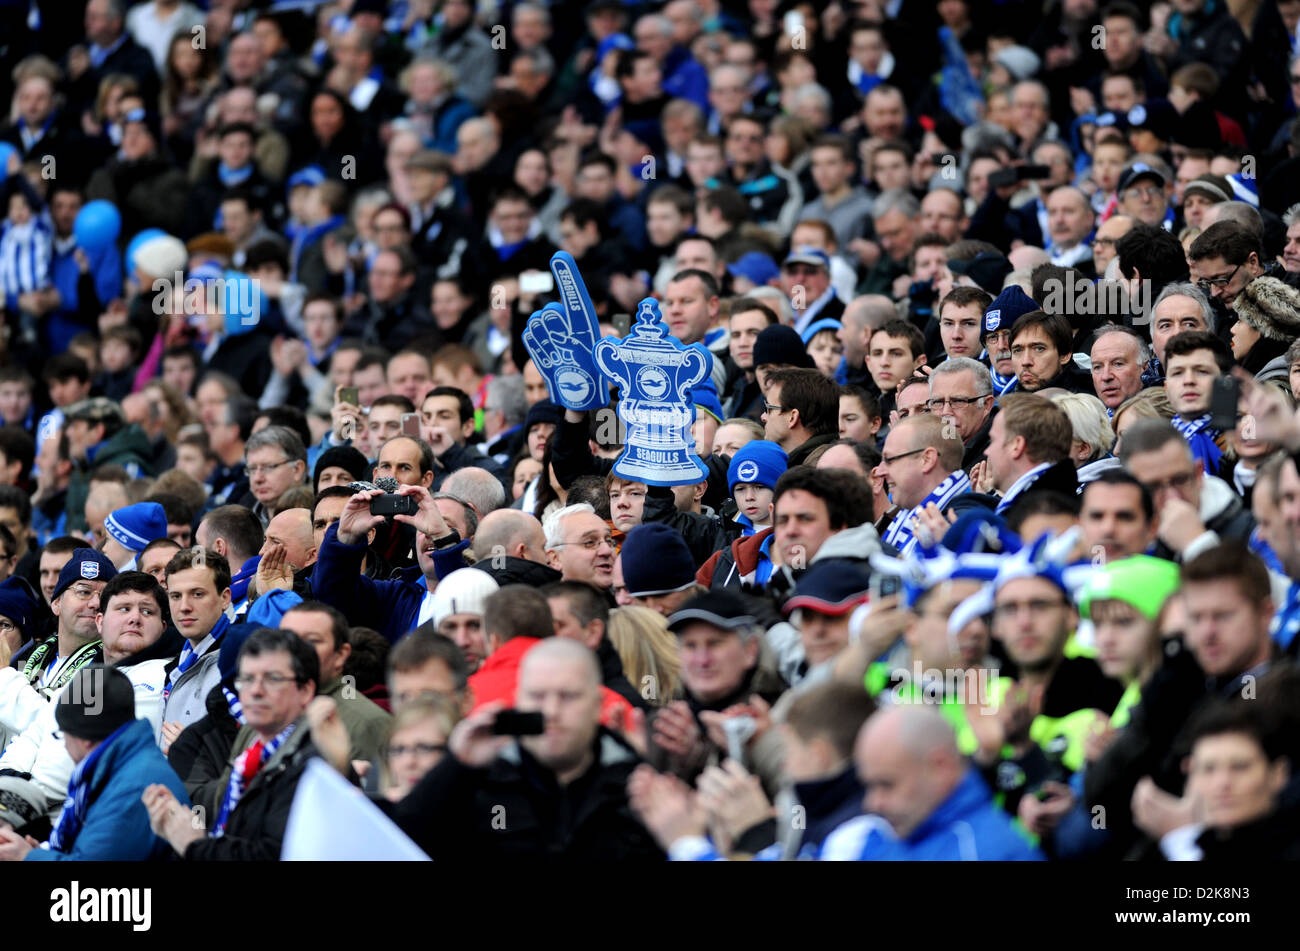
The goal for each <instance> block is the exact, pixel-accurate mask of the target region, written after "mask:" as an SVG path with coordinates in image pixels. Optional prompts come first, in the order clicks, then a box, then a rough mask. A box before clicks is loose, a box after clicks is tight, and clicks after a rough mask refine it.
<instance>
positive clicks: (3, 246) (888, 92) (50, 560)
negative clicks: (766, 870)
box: [0, 0, 1300, 862]
mask: <svg viewBox="0 0 1300 951" xmlns="http://www.w3.org/2000/svg"><path fill="white" fill-rule="evenodd" d="M1298 25H1300V0H1258V2H1255V3H1246V2H1238V3H1224V2H1223V0H1172V2H1165V0H1157V2H1154V3H1147V2H1139V3H1137V4H1136V5H1135V4H1134V3H1130V2H1129V0H1112V2H1106V3H1099V2H1098V0H1039V2H1030V0H1000V2H999V0H938V2H937V3H935V4H933V5H931V4H930V3H929V2H927V0H832V2H830V3H817V4H814V3H811V2H798V0H796V2H790V0H779V2H778V0H745V2H737V0H669V2H667V3H660V2H634V0H552V2H543V0H520V2H512V3H506V2H497V0H486V2H479V3H475V2H473V0H391V2H384V0H340V2H325V3H320V2H311V0H292V2H289V0H281V2H257V0H208V2H206V3H203V2H198V3H197V5H195V4H194V3H191V2H190V0H146V2H139V3H128V2H126V0H21V2H18V0H15V2H0V30H3V32H4V35H5V36H6V45H5V46H4V47H3V49H0V101H9V102H11V109H10V112H9V114H8V115H7V116H6V117H5V118H4V121H3V124H0V175H2V176H3V180H2V182H0V187H2V188H3V190H4V199H5V200H4V203H3V205H2V206H0V211H3V213H4V219H3V222H0V298H2V300H3V324H2V329H0V749H2V750H3V753H2V755H0V859H3V860H9V861H17V860H27V861H34V860H69V859H73V860H75V859H114V860H177V859H185V860H191V861H195V860H231V859H259V860H277V859H279V858H280V857H281V851H282V846H283V844H284V840H285V832H286V825H287V823H288V819H289V813H290V808H291V806H292V804H293V802H294V799H295V793H296V792H297V790H298V787H299V783H300V780H302V778H303V776H304V773H305V771H306V770H307V767H308V764H309V763H310V762H312V761H313V760H323V761H324V762H326V763H328V764H329V765H330V766H332V767H333V768H334V769H336V770H337V771H338V773H340V774H341V775H342V776H344V777H346V779H347V781H348V782H349V783H351V784H353V785H354V786H355V787H357V788H358V789H359V790H360V791H361V793H363V794H364V795H365V796H366V797H367V798H368V800H369V802H370V803H372V804H373V805H374V806H375V807H376V808H377V809H378V810H379V812H381V813H382V814H383V815H384V816H387V818H388V820H391V822H392V823H395V824H396V826H397V827H398V828H400V829H401V830H402V831H403V832H404V833H405V834H406V835H408V836H409V837H410V838H411V839H412V840H413V841H414V843H415V844H416V845H417V846H418V847H419V848H420V849H422V850H423V851H424V852H425V853H426V854H427V855H429V856H430V857H432V858H434V859H466V858H470V857H473V858H482V857H485V856H487V857H495V856H516V857H519V858H523V859H533V860H547V861H563V862H582V861H587V862H591V861H602V860H617V861H642V860H644V861H663V860H665V859H671V860H678V861H699V860H721V859H751V858H752V859H760V860H768V859H772V860H776V859H821V860H832V859H847V860H928V859H942V860H1045V859H1046V860H1054V861H1081V860H1093V859H1101V860H1110V861H1117V860H1133V859H1146V860H1155V861H1163V860H1204V861H1211V860H1233V859H1241V858H1243V857H1246V856H1249V857H1252V858H1256V859H1257V858H1260V857H1266V858H1295V857H1297V856H1300V776H1297V775H1294V774H1293V772H1292V764H1295V763H1297V762H1298V761H1300V760H1298V759H1297V757H1298V755H1300V703H1298V702H1297V699H1298V698H1300V667H1297V664H1296V655H1297V652H1300V637H1297V633H1298V632H1300V469H1298V468H1297V467H1298V465H1300V411H1298V410H1297V399H1298V398H1300V174H1297V168H1298V167H1300V123H1297V122H1295V119H1294V117H1295V115H1296V110H1297V107H1298V106H1300V56H1298V55H1297V50H1300V40H1298V39H1297V26H1298ZM557 251H564V252H567V253H568V254H570V255H572V257H573V259H574V260H575V261H576V262H577V266H578V269H579V271H580V272H581V275H582V277H583V279H584V281H585V283H586V286H587V288H588V290H589V292H590V296H591V299H592V303H593V305H594V307H595V309H596V313H597V314H598V316H599V320H600V326H601V330H602V332H603V334H604V335H605V336H607V337H610V336H617V337H622V336H624V335H626V334H627V333H628V330H629V321H630V315H632V314H635V313H636V312H637V309H638V304H639V302H640V301H641V300H642V299H643V298H645V297H647V296H653V297H654V298H656V299H657V300H658V301H659V306H660V308H661V310H662V315H663V322H664V324H665V325H666V326H667V328H668V330H669V332H670V333H671V335H672V336H673V337H674V338H676V340H677V341H680V343H682V344H684V345H691V344H701V345H703V346H704V347H705V348H707V350H708V351H709V353H710V354H711V357H712V364H711V367H710V372H709V374H708V376H707V378H706V379H705V380H704V382H702V383H701V384H700V385H698V386H697V387H696V388H695V389H694V390H693V392H692V395H691V399H692V402H693V403H694V407H695V417H694V423H693V424H692V426H691V430H690V433H691V438H693V440H694V443H695V450H696V452H697V454H698V456H699V457H700V458H701V459H702V460H703V463H704V467H705V469H706V470H707V472H708V476H707V478H706V479H705V480H703V481H700V482H698V483H697V484H693V485H656V484H647V483H646V482H635V481H628V480H627V479H624V478H622V477H620V476H619V475H617V474H615V472H614V471H613V466H614V461H615V460H616V459H617V458H618V457H619V455H620V452H621V451H622V450H623V449H624V436H623V432H624V430H623V428H622V425H621V423H620V421H619V419H618V416H617V413H616V411H615V410H616V397H615V396H614V395H612V394H611V401H610V403H609V406H608V407H607V408H605V409H600V410H596V411H592V412H586V413H584V412H578V411H575V410H573V409H568V408H566V407H565V406H564V405H561V403H560V402H557V400H558V399H559V398H560V397H561V396H562V395H563V394H560V393H555V392H551V390H550V385H549V384H548V380H547V378H546V377H545V376H544V374H543V373H542V372H540V370H539V368H538V367H537V366H536V365H535V364H534V363H533V361H532V360H531V359H530V356H529V352H528V350H527V349H526V347H525V344H524V341H523V331H524V329H525V327H526V325H527V323H528V321H529V318H530V316H531V315H532V314H533V313H534V312H536V311H537V310H539V309H540V308H541V307H542V306H543V305H545V304H547V303H548V302H551V301H554V300H556V283H555V278H554V277H553V275H552V273H551V271H550V270H549V264H550V261H551V258H552V255H553V254H555V252H557ZM660 481H669V480H660ZM538 714H540V716H537V715H538ZM340 857H343V856H340Z"/></svg>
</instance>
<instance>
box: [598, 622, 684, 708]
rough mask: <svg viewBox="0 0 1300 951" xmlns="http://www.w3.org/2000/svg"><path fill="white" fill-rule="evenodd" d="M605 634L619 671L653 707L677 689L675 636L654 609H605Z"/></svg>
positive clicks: (665, 701)
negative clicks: (607, 627) (614, 651)
mask: <svg viewBox="0 0 1300 951" xmlns="http://www.w3.org/2000/svg"><path fill="white" fill-rule="evenodd" d="M608 636H609V640H610V643H611V644H613V645H614V650H616V651H618V656H619V657H620V658H621V659H622V661H623V673H624V674H625V675H626V676H627V679H628V680H629V681H630V682H631V684H632V686H633V687H635V688H636V689H637V690H639V691H640V692H641V696H643V697H645V699H646V700H647V702H649V703H650V705H651V706H654V707H662V706H666V705H667V704H668V703H669V701H671V700H674V699H676V697H677V695H678V694H679V693H680V692H681V669H682V661H681V655H680V654H679V653H678V649H677V638H676V636H675V635H673V633H672V632H671V631H669V630H668V621H667V620H666V619H665V618H664V616H663V615H662V614H660V613H659V612H658V611H652V610H651V609H650V608H643V607H640V606H639V605H634V604H630V605H627V606H625V607H621V608H615V609H614V610H613V611H610V612H609V630H608Z"/></svg>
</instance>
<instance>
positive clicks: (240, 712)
mask: <svg viewBox="0 0 1300 951" xmlns="http://www.w3.org/2000/svg"><path fill="white" fill-rule="evenodd" d="M221 693H222V695H223V696H224V697H225V698H226V706H228V707H229V708H230V715H231V716H232V717H234V718H235V721H236V722H237V723H239V725H240V726H243V725H244V705H243V704H242V703H240V702H239V694H237V693H235V692H234V691H233V690H231V689H230V688H229V687H222V688H221Z"/></svg>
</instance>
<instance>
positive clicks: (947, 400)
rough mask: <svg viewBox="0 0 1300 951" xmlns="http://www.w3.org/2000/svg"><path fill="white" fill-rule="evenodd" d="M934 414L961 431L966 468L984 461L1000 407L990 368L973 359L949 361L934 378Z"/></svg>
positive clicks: (935, 371) (931, 396)
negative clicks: (995, 417) (990, 432)
mask: <svg viewBox="0 0 1300 951" xmlns="http://www.w3.org/2000/svg"><path fill="white" fill-rule="evenodd" d="M929 407H930V412H931V413H932V414H934V415H936V416H940V417H942V418H943V420H944V422H949V421H951V422H952V423H953V424H954V425H955V426H956V427H957V435H958V436H960V437H961V440H962V445H963V446H964V447H965V452H964V454H963V456H962V468H963V469H968V470H969V469H970V467H971V466H973V465H975V463H977V462H979V461H980V460H981V459H983V458H984V450H985V449H987V448H988V444H989V430H990V429H991V428H992V426H993V414H994V413H995V412H996V411H997V403H996V401H995V398H994V396H993V377H992V375H991V374H990V373H989V368H988V367H986V366H985V365H984V364H982V363H980V362H979V361H978V360H974V359H971V358H970V357H949V358H948V359H947V360H944V361H943V363H940V364H939V365H938V366H937V367H935V368H934V372H933V373H931V374H930V403H929Z"/></svg>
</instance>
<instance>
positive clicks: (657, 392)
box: [595, 297, 713, 485]
mask: <svg viewBox="0 0 1300 951" xmlns="http://www.w3.org/2000/svg"><path fill="white" fill-rule="evenodd" d="M595 357H596V364H597V365H598V366H599V367H600V369H601V370H602V371H603V372H604V374H605V375H606V376H607V377H609V378H610V379H611V380H613V381H614V382H615V383H617V384H618V387H619V391H620V394H621V398H620V399H619V404H618V416H619V419H620V420H622V422H623V423H624V424H625V425H626V426H627V439H626V441H625V444H624V448H623V453H622V455H620V456H619V457H618V461H617V462H615V463H614V474H615V475H617V476H618V477H619V478H622V479H626V480H628V481H629V482H646V483H649V484H650V485H693V484H694V483H696V482H699V481H700V480H701V479H704V478H705V477H706V476H707V475H708V470H707V469H706V468H705V467H704V463H703V462H701V461H700V457H699V456H697V455H696V454H695V440H694V439H693V438H691V424H692V423H693V422H695V404H694V401H693V400H692V398H691V389H692V388H693V387H694V386H695V385H696V384H698V383H700V382H701V381H702V380H704V378H705V377H707V376H708V375H709V373H710V372H711V371H712V369H713V356H712V354H710V353H709V351H708V350H706V349H704V347H703V346H701V345H700V344H698V343H696V344H691V346H689V347H685V346H682V344H681V342H680V341H679V340H677V339H676V338H675V337H673V336H672V335H671V334H669V333H668V327H667V326H666V325H665V324H664V322H663V317H662V316H661V315H660V313H659V304H658V303H657V302H656V301H655V299H654V298H652V297H647V298H646V299H645V300H643V301H641V304H640V307H639V308H638V309H637V315H636V323H635V324H634V325H633V327H632V332H631V333H629V334H628V335H627V336H626V337H624V338H623V339H622V340H619V339H617V338H615V337H607V338H605V339H604V340H601V341H600V342H599V343H597V344H596V348H595Z"/></svg>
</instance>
